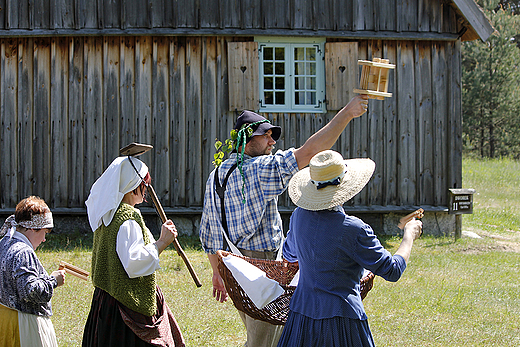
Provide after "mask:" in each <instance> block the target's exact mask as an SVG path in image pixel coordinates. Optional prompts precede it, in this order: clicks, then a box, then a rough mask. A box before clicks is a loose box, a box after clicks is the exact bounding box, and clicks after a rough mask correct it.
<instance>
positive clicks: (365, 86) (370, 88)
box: [354, 58, 395, 100]
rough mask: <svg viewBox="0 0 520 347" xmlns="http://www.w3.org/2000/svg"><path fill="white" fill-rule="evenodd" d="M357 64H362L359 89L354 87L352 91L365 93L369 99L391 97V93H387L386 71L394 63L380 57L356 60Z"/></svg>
mask: <svg viewBox="0 0 520 347" xmlns="http://www.w3.org/2000/svg"><path fill="white" fill-rule="evenodd" d="M358 64H359V65H362V68H361V78H360V79H359V89H354V93H358V94H367V95H368V97H369V98H370V99H377V100H383V99H384V98H385V97H388V98H391V97H392V93H388V72H389V70H390V69H394V68H395V65H393V64H390V63H389V60H388V59H381V58H374V59H373V60H372V61H369V60H358Z"/></svg>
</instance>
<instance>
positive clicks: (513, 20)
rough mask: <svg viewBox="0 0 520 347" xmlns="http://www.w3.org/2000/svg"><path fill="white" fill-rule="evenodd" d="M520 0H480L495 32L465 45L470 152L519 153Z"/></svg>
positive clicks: (465, 105)
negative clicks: (519, 38) (486, 38)
mask: <svg viewBox="0 0 520 347" xmlns="http://www.w3.org/2000/svg"><path fill="white" fill-rule="evenodd" d="M518 2H520V1H514V2H513V1H498V0H495V1H490V0H481V1H479V5H480V6H481V7H482V8H483V9H484V11H485V13H486V15H487V16H488V18H489V19H490V21H491V23H492V24H493V26H494V28H495V29H496V32H495V33H494V34H493V35H492V36H491V37H490V38H489V39H488V40H487V41H486V42H481V41H470V42H465V43H463V45H462V82H463V86H462V108H463V139H464V149H465V151H466V152H467V153H472V154H475V155H478V156H481V157H490V158H494V157H498V156H509V157H515V158H520V115H519V111H520V102H519V100H520V99H519V96H520V72H519V66H518V65H519V62H520V48H519V47H518V46H517V39H516V38H517V37H520V36H519V35H520V15H515V12H516V11H517V10H516V9H517V8H518ZM512 5H514V6H515V7H514V9H513V7H512ZM519 14H520V13H519Z"/></svg>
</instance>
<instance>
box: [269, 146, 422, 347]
mask: <svg viewBox="0 0 520 347" xmlns="http://www.w3.org/2000/svg"><path fill="white" fill-rule="evenodd" d="M374 169H375V163H374V162H373V161H372V160H370V159H350V160H344V159H343V157H342V156H341V154H339V153H337V152H334V151H332V150H327V151H323V152H320V153H318V154H316V155H315V156H314V157H313V158H312V159H311V161H310V163H309V167H307V168H305V169H303V170H301V171H299V172H298V173H297V174H296V175H295V176H294V177H293V178H292V179H291V182H290V183H289V196H290V197H291V200H292V201H293V202H294V203H295V204H296V205H297V206H298V208H297V209H296V210H295V211H294V212H293V214H292V216H291V221H290V231H289V233H288V235H287V240H286V241H285V244H284V248H283V255H284V258H285V259H287V260H288V261H290V262H295V261H298V264H299V268H300V279H299V283H298V287H297V289H296V290H295V292H294V294H293V296H292V298H291V303H290V312H289V316H288V319H287V323H286V325H285V328H284V330H283V333H282V336H281V338H280V341H279V343H278V347H284V346H288V347H304V346H309V347H311V346H312V347H315V346H320V347H328V346H338V347H339V346H341V347H345V346H356V347H361V346H374V340H373V338H372V333H371V332H370V328H369V326H368V323H367V316H366V314H365V310H364V308H363V303H362V301H361V296H360V288H359V281H360V279H361V277H362V275H363V272H364V271H365V269H367V270H369V271H372V272H373V273H374V274H376V275H378V276H381V277H383V278H384V279H385V280H387V281H392V282H395V281H397V280H398V279H399V278H400V277H401V274H402V273H403V271H404V270H405V268H406V262H407V261H408V259H409V257H410V252H411V249H412V244H413V241H414V240H416V239H417V238H418V237H419V236H420V235H421V232H422V223H421V221H418V220H412V221H410V222H408V223H407V224H406V226H405V227H404V235H403V239H402V242H401V244H400V246H399V248H398V250H397V251H396V253H395V254H394V255H392V254H390V253H389V252H388V251H387V250H385V249H384V248H383V246H382V245H381V243H380V242H379V240H378V239H377V237H376V236H375V234H374V232H373V231H372V228H371V227H370V226H369V225H368V224H366V223H364V222H363V221H362V220H361V219H359V218H357V217H354V216H349V215H347V214H346V213H345V211H344V210H343V207H342V205H343V203H345V202H346V201H347V200H349V199H350V198H352V197H353V196H355V195H356V194H357V193H359V192H360V191H361V190H362V189H363V187H364V186H365V185H366V184H367V183H368V181H369V180H370V177H371V176H372V174H373V172H374Z"/></svg>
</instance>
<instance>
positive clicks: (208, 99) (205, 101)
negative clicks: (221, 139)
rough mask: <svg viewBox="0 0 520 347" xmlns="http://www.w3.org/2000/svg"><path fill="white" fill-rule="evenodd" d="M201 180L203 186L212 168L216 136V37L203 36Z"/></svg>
mask: <svg viewBox="0 0 520 347" xmlns="http://www.w3.org/2000/svg"><path fill="white" fill-rule="evenodd" d="M201 42H202V75H201V77H202V103H201V106H202V129H201V130H202V147H201V150H202V152H201V156H202V158H201V159H202V166H201V168H202V176H201V178H202V182H201V185H202V186H204V185H205V183H206V179H207V178H208V176H209V173H210V172H211V171H212V170H213V165H212V164H211V162H212V161H213V154H214V153H215V147H214V143H215V139H216V138H217V124H218V120H217V118H219V116H218V115H217V105H216V104H215V103H214V100H217V99H219V97H218V96H217V90H216V85H217V83H216V82H217V66H216V62H217V38H216V37H203V38H202V40H201Z"/></svg>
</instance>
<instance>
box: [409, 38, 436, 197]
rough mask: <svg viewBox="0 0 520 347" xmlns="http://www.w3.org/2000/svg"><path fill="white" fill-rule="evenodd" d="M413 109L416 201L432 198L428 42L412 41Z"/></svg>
mask: <svg viewBox="0 0 520 347" xmlns="http://www.w3.org/2000/svg"><path fill="white" fill-rule="evenodd" d="M414 50H415V57H416V58H415V71H416V74H415V75H416V79H415V80H416V86H415V89H416V101H415V102H416V109H417V145H418V148H419V150H418V151H417V160H416V163H417V182H418V187H417V190H418V197H417V200H418V201H417V204H418V205H424V204H428V203H429V202H431V201H432V200H433V189H434V187H433V182H434V178H433V171H434V168H433V157H434V154H435V153H434V152H433V149H434V146H433V141H434V138H433V113H432V110H433V107H432V106H433V105H432V100H433V98H432V83H431V76H432V67H431V49H430V45H429V44H426V43H424V42H422V43H415V49H414Z"/></svg>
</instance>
